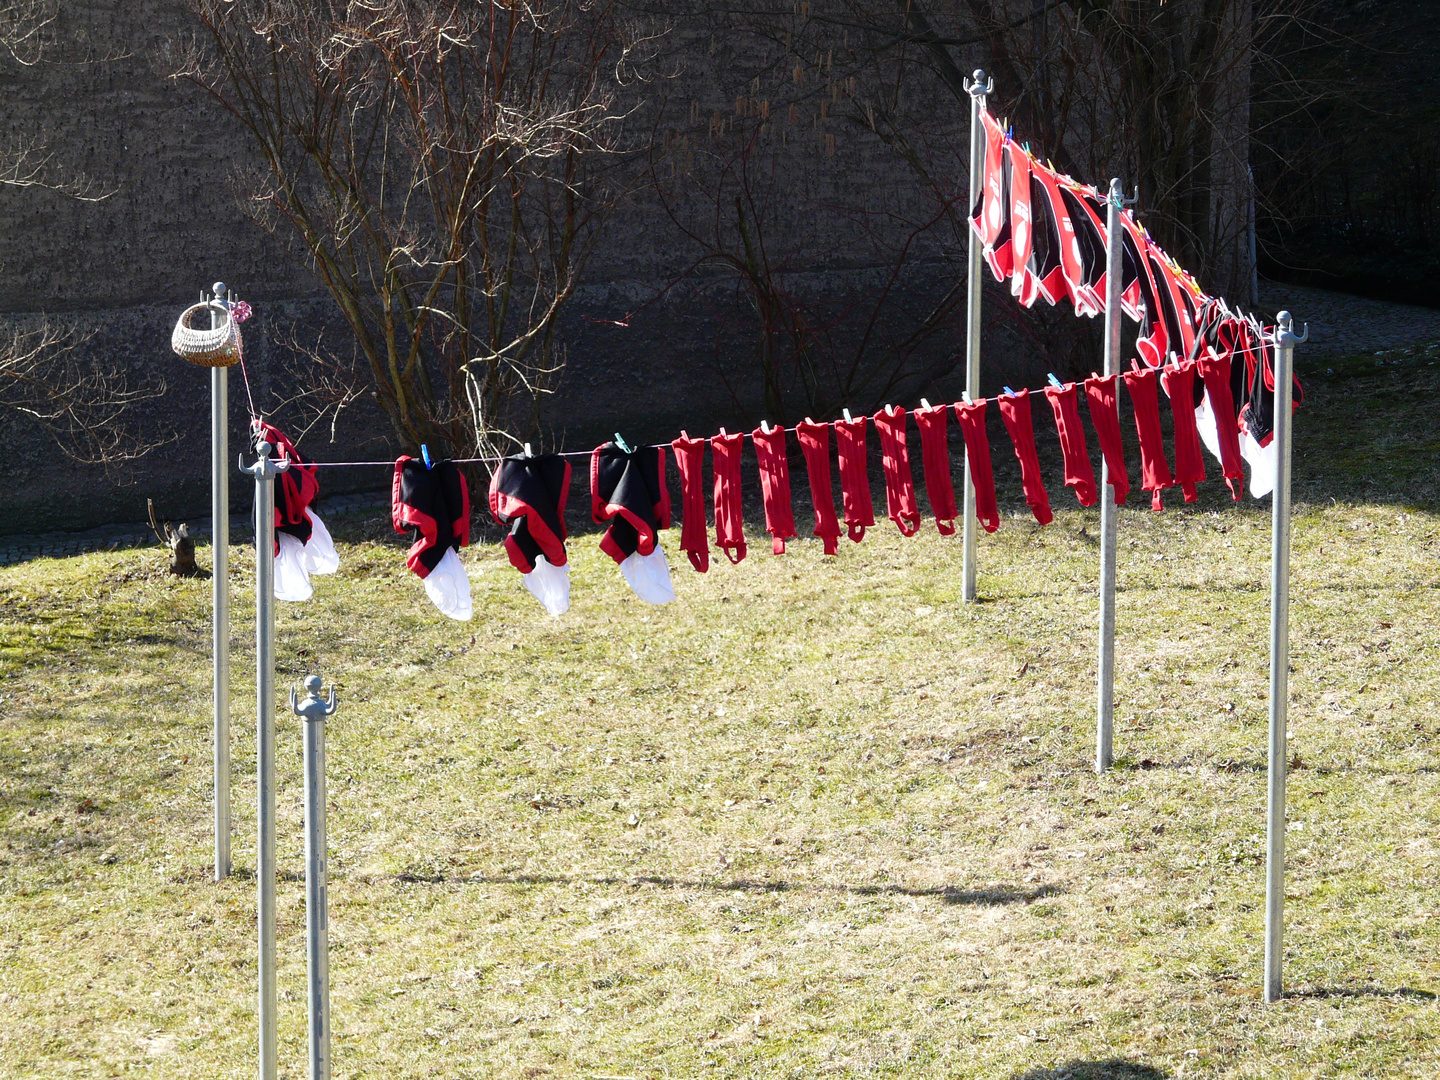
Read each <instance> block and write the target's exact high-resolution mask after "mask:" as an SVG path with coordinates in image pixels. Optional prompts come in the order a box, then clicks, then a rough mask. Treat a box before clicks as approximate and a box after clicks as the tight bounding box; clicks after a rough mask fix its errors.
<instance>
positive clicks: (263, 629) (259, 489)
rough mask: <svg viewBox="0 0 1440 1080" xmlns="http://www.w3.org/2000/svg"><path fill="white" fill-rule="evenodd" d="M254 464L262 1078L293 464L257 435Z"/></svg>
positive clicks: (270, 1028) (268, 1017) (270, 973)
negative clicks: (288, 481) (281, 623)
mask: <svg viewBox="0 0 1440 1080" xmlns="http://www.w3.org/2000/svg"><path fill="white" fill-rule="evenodd" d="M255 452H256V454H257V455H258V456H257V457H256V459H255V463H254V464H253V465H250V466H248V467H247V466H246V465H245V462H244V461H243V460H242V461H241V462H240V471H241V472H244V473H248V474H249V475H250V476H253V477H254V478H255V756H256V778H257V783H256V796H255V801H256V815H255V816H256V820H257V823H258V833H259V835H258V840H257V844H256V857H255V879H256V882H257V885H258V892H259V906H258V907H259V909H258V913H257V920H256V921H257V922H258V924H259V939H260V941H259V946H260V963H259V993H258V1004H257V1012H258V1016H259V1028H260V1069H259V1080H276V1077H277V1071H276V1070H277V1043H276V1040H277V1034H276V1019H277V1017H276V978H275V975H276V967H275V477H276V476H277V475H279V474H280V473H282V472H284V471H285V470H286V469H288V468H289V467H290V463H289V462H288V461H271V460H270V444H269V443H267V442H266V441H265V440H264V439H263V438H262V439H257V440H256V445H255Z"/></svg>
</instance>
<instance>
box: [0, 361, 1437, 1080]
mask: <svg viewBox="0 0 1440 1080" xmlns="http://www.w3.org/2000/svg"><path fill="white" fill-rule="evenodd" d="M1425 363H1426V358H1421V359H1420V360H1418V361H1416V360H1413V359H1412V361H1411V363H1410V364H1409V366H1406V367H1403V368H1402V369H1401V370H1400V372H1399V373H1398V374H1397V373H1392V371H1391V369H1390V368H1388V367H1387V368H1383V369H1379V370H1377V369H1375V367H1374V365H1373V364H1358V363H1357V364H1353V365H1350V366H1348V367H1345V368H1343V369H1342V370H1341V371H1340V372H1339V373H1338V374H1337V375H1335V376H1334V377H1332V378H1330V379H1321V380H1319V381H1316V382H1315V383H1314V384H1313V385H1311V386H1310V387H1309V390H1310V394H1311V400H1310V401H1309V402H1308V403H1307V408H1306V410H1305V411H1304V412H1302V414H1301V418H1302V422H1301V426H1300V429H1299V434H1300V440H1301V447H1302V450H1301V453H1300V454H1299V456H1298V457H1297V493H1298V497H1299V498H1300V499H1301V505H1300V506H1299V507H1298V508H1297V518H1296V523H1295V534H1294V545H1295V562H1294V607H1293V612H1292V626H1293V644H1294V652H1293V664H1294V669H1295V670H1294V675H1293V676H1292V683H1291V685H1292V690H1293V699H1292V742H1291V746H1292V748H1293V750H1294V752H1295V753H1296V755H1297V756H1298V760H1297V762H1296V769H1295V771H1294V772H1293V774H1292V778H1291V786H1290V792H1291V799H1290V813H1291V835H1290V840H1289V850H1290V860H1289V879H1288V893H1289V901H1288V904H1287V915H1288V926H1287V936H1286V975H1287V986H1288V987H1289V989H1290V994H1289V996H1288V997H1287V998H1286V999H1285V1000H1284V1001H1283V1002H1282V1003H1280V1004H1278V1005H1276V1006H1271V1007H1267V1006H1264V1005H1262V1004H1261V1003H1260V1001H1259V994H1258V986H1259V982H1260V968H1261V940H1262V934H1263V926H1262V923H1263V882H1262V867H1261V858H1262V851H1263V836H1262V834H1263V806H1264V772H1263V765H1264V754H1265V716H1266V700H1265V692H1266V678H1267V651H1266V650H1267V641H1266V635H1267V629H1268V611H1267V606H1268V588H1267V568H1268V559H1269V527H1268V505H1264V504H1255V503H1253V502H1249V501H1247V503H1246V504H1245V505H1244V506H1243V507H1241V508H1239V509H1236V508H1232V507H1231V506H1229V505H1228V504H1227V503H1224V502H1222V501H1221V497H1220V494H1219V493H1218V492H1217V491H1216V487H1217V485H1214V484H1212V485H1209V487H1208V490H1207V493H1206V495H1205V500H1206V501H1205V502H1204V503H1202V504H1201V506H1200V507H1199V508H1198V509H1187V510H1177V511H1171V512H1167V513H1165V514H1163V515H1158V516H1157V515H1152V514H1150V513H1149V512H1148V511H1142V510H1138V509H1137V510H1134V511H1127V512H1125V513H1124V515H1123V517H1122V533H1121V561H1120V573H1121V583H1122V590H1121V592H1120V595H1119V642H1120V647H1119V654H1118V657H1117V669H1118V674H1117V698H1118V700H1117V731H1116V749H1117V753H1118V754H1119V755H1120V760H1119V762H1118V766H1117V768H1116V769H1115V770H1114V771H1113V772H1112V773H1110V774H1109V775H1107V776H1105V777H1102V778H1096V777H1095V776H1094V775H1092V774H1091V772H1090V770H1089V762H1090V760H1091V758H1092V755H1093V717H1092V713H1093V696H1094V650H1095V637H1096V634H1095V597H1096V594H1095V586H1094V582H1095V576H1096V547H1095V542H1094V538H1093V534H1094V533H1095V531H1096V525H1095V516H1094V513H1093V512H1080V511H1073V510H1066V511H1065V512H1063V513H1061V514H1060V515H1059V517H1058V519H1057V522H1056V524H1055V525H1054V526H1052V527H1051V528H1049V529H1045V530H1035V529H1032V528H1031V527H1030V526H1029V525H1028V524H1027V523H1026V522H1025V521H1024V520H1022V519H1021V518H1019V517H1017V516H1015V514H1016V512H1017V511H1018V510H1021V509H1023V507H1018V506H1012V507H1011V508H1010V511H1011V516H1010V518H1009V519H1008V520H1007V521H1006V523H1005V525H1004V527H1003V528H1002V530H1001V531H1000V533H998V534H997V535H996V536H994V537H987V538H984V539H982V542H981V552H982V554H981V567H982V573H981V578H980V587H981V593H982V595H983V596H984V598H985V602H983V603H980V604H977V605H973V606H962V605H961V604H960V603H959V602H958V591H959V572H960V560H959V551H960V548H959V543H958V539H942V538H940V537H938V536H937V535H935V533H934V531H933V527H930V526H927V529H926V531H925V533H924V534H923V535H922V536H921V537H919V538H917V539H913V540H903V539H901V538H900V537H899V536H898V535H896V534H895V533H894V530H893V529H892V528H891V527H890V526H889V525H888V523H887V524H885V525H884V526H883V527H882V528H879V529H877V530H875V533H874V534H873V539H867V540H866V542H865V544H864V545H863V546H861V547H859V548H856V547H854V546H853V545H848V544H847V545H846V547H845V548H843V549H842V553H841V555H840V556H839V557H838V558H835V559H831V560H825V559H823V558H822V557H821V556H820V554H819V552H818V545H815V544H813V543H810V542H802V543H800V544H797V545H795V546H794V548H793V549H792V553H791V554H788V555H786V556H785V557H783V558H774V557H772V556H770V555H769V554H768V551H764V550H762V549H763V548H764V546H765V545H764V544H763V543H760V544H757V545H756V549H757V550H756V552H755V554H753V555H752V556H751V558H750V559H748V560H747V561H746V562H745V563H744V564H742V565H741V566H739V567H730V566H728V565H727V564H725V562H724V561H723V559H722V560H721V561H720V564H719V565H718V566H717V567H716V568H714V569H713V570H712V572H711V573H710V574H708V575H706V576H703V577H702V576H699V575H695V574H693V573H691V572H690V571H689V569H688V567H686V566H684V564H683V560H682V559H677V558H676V557H675V554H676V553H675V552H674V549H673V539H672V540H670V541H667V546H669V547H670V549H671V552H672V563H676V564H678V565H676V568H675V573H676V579H677V585H678V591H679V593H680V599H679V601H678V602H677V603H675V604H673V605H671V606H670V607H668V608H664V609H656V608H651V607H647V606H645V605H643V604H641V603H640V602H639V601H637V600H635V599H634V598H633V597H632V596H631V595H630V594H629V592H628V590H627V589H626V588H625V586H624V584H623V582H622V581H621V580H620V577H619V575H618V574H617V573H616V572H615V570H614V567H613V564H611V563H610V562H609V560H608V559H606V558H605V557H604V556H603V555H601V554H600V553H599V552H598V551H597V549H596V548H595V544H594V537H593V536H587V537H580V538H578V539H577V540H576V541H575V542H574V543H572V545H571V550H572V552H573V560H574V571H573V572H574V598H575V606H574V608H573V609H572V611H571V612H570V614H569V615H567V616H566V617H564V618H563V619H560V620H551V619H549V618H547V617H546V616H545V615H544V614H543V612H541V610H540V609H539V607H538V606H537V605H536V604H535V603H534V602H533V601H532V600H531V599H530V598H529V597H528V595H526V594H525V593H524V591H523V590H522V589H521V587H520V585H519V582H518V578H517V575H515V573H514V572H513V571H512V570H511V569H510V568H509V567H508V565H507V564H506V563H505V561H504V558H503V555H501V554H500V552H499V551H498V549H497V548H495V547H493V546H481V547H477V548H476V549H475V550H474V551H473V552H472V553H470V554H468V555H467V561H468V562H469V565H470V568H471V575H472V582H473V585H474V592H475V600H476V609H477V612H478V613H479V614H478V616H477V619H476V620H475V622H474V623H472V624H470V625H469V626H461V625H459V624H455V623H452V622H449V621H447V620H445V619H443V618H442V617H440V616H439V615H438V614H436V613H435V612H434V610H433V609H432V608H430V606H429V604H428V602H427V601H426V600H425V598H424V596H423V594H422V592H421V590H420V588H419V586H418V583H417V582H415V580H414V579H413V578H412V577H411V576H410V575H409V574H408V572H406V571H405V570H404V567H403V565H402V562H401V560H400V558H399V557H398V553H397V551H396V548H395V546H394V545H393V543H391V542H389V541H387V540H383V539H381V531H380V530H381V527H382V523H380V522H379V521H364V520H359V519H356V520H351V521H348V522H347V521H339V522H336V523H335V526H336V532H337V538H338V539H340V540H341V541H342V557H343V560H344V566H343V570H342V573H341V574H340V575H339V576H338V578H337V579H333V580H328V581H323V582H321V583H320V587H319V590H318V592H317V596H316V600H315V602H314V603H312V604H311V605H308V606H305V607H300V608H297V607H288V606H282V607H281V612H280V617H279V620H278V629H279V655H280V658H281V668H282V675H281V680H282V682H283V681H284V680H286V679H289V678H292V677H295V676H298V675H299V674H301V673H303V672H307V671H311V670H318V671H322V672H324V674H325V675H326V676H327V677H330V678H334V679H335V680H336V681H337V682H338V683H339V684H340V686H341V693H342V705H341V711H340V713H339V715H338V716H337V717H336V718H335V720H334V721H333V723H332V724H331V729H330V791H331V801H332V810H331V814H330V835H331V844H332V852H333V861H332V863H331V866H332V886H331V905H332V928H333V950H334V951H333V953H332V962H331V963H332V967H331V972H332V982H333V999H334V1030H335V1051H334V1059H335V1075H336V1076H337V1077H411V1076H436V1077H474V1078H487V1080H488V1078H491V1077H526V1078H534V1077H550V1076H554V1077H571V1076H573V1077H637V1078H638V1077H662V1076H675V1077H694V1076H716V1077H752V1076H753V1077H780V1076H796V1077H800V1076H805V1077H808V1076H813V1075H819V1074H835V1075H839V1076H857V1077H858V1076H872V1075H897V1076H913V1077H932V1076H954V1077H992V1076H993V1077H1002V1078H1008V1077H1022V1076H1023V1077H1029V1078H1032V1080H1034V1078H1041V1077H1059V1076H1065V1075H1068V1076H1071V1077H1075V1078H1077V1080H1078V1078H1081V1077H1087V1076H1088V1077H1130V1078H1135V1080H1145V1078H1150V1080H1153V1078H1158V1077H1167V1076H1177V1077H1179V1076H1183V1077H1277V1076H1285V1077H1291V1076H1294V1077H1310V1076H1316V1077H1319V1076H1335V1075H1354V1076H1433V1075H1435V1074H1436V1072H1437V1071H1440V1046H1437V1044H1436V1039H1437V1036H1440V1005H1437V1001H1436V997H1435V994H1434V990H1435V989H1436V985H1437V981H1440V960H1437V945H1440V929H1437V927H1440V918H1437V915H1436V912H1437V910H1440V908H1437V905H1440V899H1437V896H1436V892H1435V864H1436V854H1437V843H1440V841H1437V824H1440V800H1437V795H1440V790H1437V788H1440V784H1437V772H1436V757H1435V753H1434V743H1433V740H1434V739H1435V736H1436V735H1437V732H1440V706H1437V703H1436V699H1437V697H1440V690H1437V685H1436V681H1435V680H1436V672H1437V663H1436V655H1435V650H1436V645H1435V642H1436V641H1437V639H1440V612H1437V604H1436V598H1437V592H1436V585H1437V575H1436V568H1437V566H1436V555H1437V523H1440V515H1437V502H1436V497H1435V493H1436V479H1437V464H1440V454H1437V447H1436V444H1435V442H1434V439H1435V435H1434V432H1435V427H1434V420H1433V417H1432V415H1431V413H1430V411H1429V407H1428V405H1427V404H1426V403H1427V401H1429V400H1433V395H1434V393H1435V391H1436V390H1437V388H1440V387H1437V385H1436V382H1437V380H1436V379H1435V377H1434V375H1433V373H1432V371H1431V369H1429V368H1428V367H1426V366H1424V365H1425ZM1417 370H1418V371H1419V372H1421V374H1416V372H1417ZM1356 393H1360V394H1362V395H1363V400H1364V402H1365V406H1366V407H1367V408H1373V410H1374V423H1375V424H1383V425H1384V426H1383V429H1381V428H1377V427H1365V426H1362V425H1356V424H1353V423H1352V422H1351V420H1350V413H1349V412H1348V409H1349V405H1347V402H1348V401H1351V400H1352V397H1351V395H1354V394H1356ZM1407 433H1408V434H1407ZM997 445H999V446H1002V447H1003V445H1004V444H1003V443H1000V444H997ZM997 460H998V455H997ZM1382 465H1383V468H1382V467H1380V466H1382ZM1337 469H1338V470H1339V471H1338V472H1337ZM957 472H958V470H957ZM1008 486H1009V487H1010V488H1013V487H1014V485H1013V484H1010V485H1008ZM1054 494H1055V501H1056V504H1057V505H1060V506H1073V500H1071V499H1070V497H1069V496H1068V495H1063V496H1062V495H1060V494H1059V493H1054ZM1332 497H1333V499H1334V501H1332ZM576 501H577V502H579V501H583V500H576ZM1137 502H1138V500H1137ZM801 516H803V515H799V514H797V517H801ZM202 561H204V553H203V552H202ZM161 566H162V560H161V556H160V555H159V554H157V553H155V552H131V553H118V554H106V555H90V556H83V557H77V558H72V559H68V560H63V561H54V560H41V561H36V562H33V563H30V564H28V565H24V566H19V567H11V568H8V569H4V570H0V670H3V672H4V675H5V679H4V684H3V688H0V694H3V699H0V715H3V720H0V829H3V832H0V844H3V849H0V1063H3V1064H0V1072H3V1073H4V1074H5V1075H7V1076H46V1077H52V1076H58V1075H83V1076H117V1075H121V1074H122V1073H126V1072H140V1071H145V1070H149V1071H150V1072H152V1073H153V1074H155V1075H163V1076H166V1077H182V1078H188V1077H202V1076H203V1077H219V1076H226V1077H248V1076H251V1075H253V1070H254V1041H255V1027H254V999H253V995H254V986H255V982H254V979H255V950H254V944H253V933H254V881H253V877H252V876H251V874H250V870H249V868H251V867H253V865H254V855H253V844H254V810H253V806H254V804H253V800H254V787H253V755H254V744H253V738H252V731H251V725H250V724H249V723H247V722H246V720H245V714H246V713H247V711H248V710H247V702H248V700H249V692H248V688H249V687H250V686H252V685H253V682H252V680H253V671H252V670H250V669H248V668H247V667H246V662H247V657H248V656H249V653H250V644H251V642H250V638H249V627H248V624H247V622H246V616H247V614H248V612H249V611H250V610H252V607H251V605H252V604H253V596H252V593H251V591H250V581H251V577H250V574H249V570H248V564H247V563H246V562H245V560H244V558H243V557H242V559H241V567H240V569H239V573H238V575H237V577H238V583H239V585H238V593H237V596H236V601H235V611H236V614H237V618H236V653H235V688H236V704H237V709H236V712H237V719H236V725H235V728H236V739H235V746H234V755H235V761H236V764H237V769H236V773H237V775H236V782H235V809H236V826H237V835H236V863H237V866H238V867H239V868H240V872H239V873H237V875H236V876H235V878H233V879H232V880H230V881H229V882H227V883H225V884H222V885H215V884H212V883H211V882H210V881H209V875H208V870H207V864H208V863H209V861H210V839H209V830H210V816H209V814H210V811H209V797H210V796H209V778H210V758H209V753H210V750H209V719H208V716H209V714H208V695H209V685H208V683H209V665H208V653H209V638H208V606H209V605H208V585H207V584H205V583H200V582H180V581H173V580H169V579H168V578H166V577H164V576H163V575H162V574H161V573H159V568H160V567H161ZM281 731H282V738H281V744H282V747H283V754H282V758H281V762H280V784H281V792H282V799H281V804H280V812H281V836H282V843H281V869H282V873H283V878H282V881H281V884H280V897H281V899H280V946H281V965H282V966H281V974H280V986H281V995H282V1007H283V1011H284V1016H283V1022H282V1026H281V1038H282V1045H281V1060H282V1062H283V1070H282V1071H283V1073H284V1075H288V1076H292V1077H295V1076H300V1075H302V1074H303V1072H304V1005H303V989H304V952H303V949H304V943H303V884H302V882H301V880H300V878H299V875H300V872H301V870H302V859H301V852H300V845H301V828H300V799H301V787H300V742H299V732H298V730H297V725H296V723H295V721H294V719H293V718H291V717H284V716H282V718H281Z"/></svg>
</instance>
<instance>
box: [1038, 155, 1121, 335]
mask: <svg viewBox="0 0 1440 1080" xmlns="http://www.w3.org/2000/svg"><path fill="white" fill-rule="evenodd" d="M1030 173H1031V176H1032V177H1034V179H1036V180H1037V181H1039V184H1040V189H1041V191H1042V192H1043V197H1044V198H1045V200H1046V208H1047V210H1048V211H1049V215H1050V220H1051V221H1053V222H1054V224H1055V230H1056V234H1057V235H1056V250H1055V251H1054V252H1053V253H1051V255H1052V257H1053V258H1055V259H1057V260H1058V264H1059V268H1060V273H1061V275H1062V276H1063V278H1064V289H1063V290H1061V292H1062V293H1063V295H1065V296H1068V297H1069V298H1070V302H1071V303H1072V304H1073V305H1074V307H1075V313H1076V314H1077V315H1089V316H1094V315H1096V314H1098V313H1099V312H1100V311H1103V310H1104V309H1105V303H1104V301H1103V300H1101V299H1100V298H1098V297H1096V296H1095V295H1094V293H1093V292H1092V291H1091V290H1090V288H1089V286H1088V285H1087V283H1086V273H1085V254H1084V251H1083V249H1082V247H1081V237H1080V236H1079V235H1077V233H1076V229H1077V227H1080V228H1083V227H1084V226H1085V221H1084V217H1083V215H1080V216H1077V218H1076V220H1072V219H1071V216H1070V209H1069V206H1068V205H1067V203H1066V200H1065V195H1064V192H1063V191H1062V190H1061V188H1062V181H1061V178H1060V177H1059V176H1058V175H1057V174H1056V173H1055V172H1054V171H1053V170H1051V169H1050V168H1048V167H1047V166H1044V165H1042V164H1040V162H1038V161H1035V162H1032V163H1031V166H1030ZM1077 221H1078V226H1077ZM1042 284H1043V280H1042ZM1057 299H1058V296H1057Z"/></svg>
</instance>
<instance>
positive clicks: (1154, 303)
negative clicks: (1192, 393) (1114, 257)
mask: <svg viewBox="0 0 1440 1080" xmlns="http://www.w3.org/2000/svg"><path fill="white" fill-rule="evenodd" d="M1120 226H1121V232H1122V233H1123V235H1124V238H1125V244H1124V254H1123V258H1122V268H1123V270H1124V273H1125V278H1124V281H1123V283H1122V284H1123V286H1124V291H1123V292H1122V293H1121V296H1122V299H1124V298H1128V300H1125V303H1126V304H1127V305H1128V308H1127V310H1128V311H1129V312H1130V314H1131V317H1132V318H1138V319H1139V321H1140V332H1139V334H1138V336H1137V337H1136V340H1135V351H1136V352H1138V353H1139V354H1140V358H1141V359H1142V360H1144V361H1145V363H1146V364H1148V365H1149V366H1150V367H1159V366H1160V365H1161V364H1163V363H1165V361H1166V359H1167V358H1168V357H1169V354H1170V344H1169V334H1168V332H1167V331H1166V329H1165V316H1164V314H1163V312H1162V311H1161V310H1160V301H1159V290H1158V288H1157V287H1156V284H1155V275H1154V273H1153V271H1152V270H1151V267H1150V260H1149V258H1148V257H1147V251H1148V240H1147V239H1146V237H1145V232H1144V230H1143V229H1141V228H1140V225H1139V223H1138V222H1136V220H1135V215H1134V214H1133V213H1131V212H1130V211H1129V210H1122V211H1121V212H1120Z"/></svg>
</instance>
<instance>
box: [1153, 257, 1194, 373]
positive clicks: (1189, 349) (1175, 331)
mask: <svg viewBox="0 0 1440 1080" xmlns="http://www.w3.org/2000/svg"><path fill="white" fill-rule="evenodd" d="M1146 239H1147V243H1148V248H1147V253H1148V257H1149V261H1150V270H1151V274H1152V276H1153V277H1154V280H1155V289H1156V298H1157V299H1158V300H1159V301H1160V310H1161V312H1162V314H1163V315H1164V316H1165V331H1166V336H1167V337H1168V338H1169V346H1170V351H1171V352H1174V353H1178V354H1179V355H1181V356H1191V355H1193V353H1194V345H1195V313H1194V311H1193V310H1192V309H1191V306H1190V301H1191V298H1190V296H1189V294H1188V292H1187V291H1186V290H1185V289H1184V288H1183V287H1182V286H1181V283H1180V281H1179V280H1178V279H1177V278H1176V276H1175V267H1174V264H1172V263H1171V262H1170V256H1168V255H1166V254H1165V252H1164V251H1162V250H1161V249H1160V247H1159V246H1158V245H1157V244H1156V243H1155V242H1154V241H1153V240H1149V238H1148V237H1147V238H1146Z"/></svg>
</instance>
